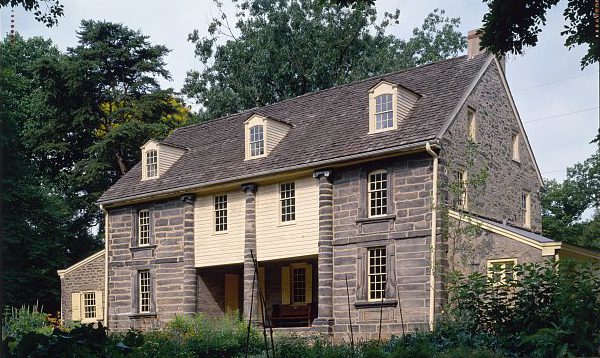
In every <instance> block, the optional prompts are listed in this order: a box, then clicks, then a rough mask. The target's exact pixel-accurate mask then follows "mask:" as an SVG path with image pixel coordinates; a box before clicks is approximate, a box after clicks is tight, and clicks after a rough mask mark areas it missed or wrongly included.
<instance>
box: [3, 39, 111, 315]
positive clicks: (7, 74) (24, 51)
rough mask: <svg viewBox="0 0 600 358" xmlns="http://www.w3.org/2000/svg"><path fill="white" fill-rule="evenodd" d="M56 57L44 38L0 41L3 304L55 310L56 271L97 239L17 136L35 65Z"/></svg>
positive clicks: (28, 103)
mask: <svg viewBox="0 0 600 358" xmlns="http://www.w3.org/2000/svg"><path fill="white" fill-rule="evenodd" d="M58 56H59V52H58V50H57V49H56V48H55V47H54V46H53V45H52V43H51V42H50V41H46V40H43V39H41V38H32V39H29V40H24V39H23V38H21V37H20V36H18V35H17V36H15V37H14V38H13V39H12V40H11V39H6V40H5V41H4V42H2V43H0V68H1V69H2V70H1V71H0V98H2V101H0V151H1V157H2V160H1V162H2V165H1V174H2V175H0V208H2V212H1V213H0V220H1V223H0V230H1V234H0V239H1V240H0V242H1V246H0V256H1V257H2V267H1V271H2V275H1V276H2V283H1V285H2V299H3V303H4V304H6V305H13V306H20V305H22V304H26V305H33V304H35V303H36V301H38V300H39V302H40V304H42V305H44V308H45V309H46V310H51V311H56V310H58V309H59V307H60V306H59V305H58V302H59V301H58V297H59V293H60V291H59V289H60V283H59V279H58V276H57V274H56V270H57V269H61V268H64V267H66V266H67V265H69V264H71V263H73V262H74V261H76V260H78V259H80V258H82V257H83V256H85V255H86V254H88V253H89V252H90V250H94V249H97V248H98V244H99V243H98V242H97V241H96V240H95V237H94V235H91V234H90V233H89V232H88V230H87V228H86V227H85V226H82V224H85V223H82V222H81V220H80V218H79V217H78V215H77V212H78V208H77V207H74V206H72V205H70V204H69V203H68V202H66V201H65V200H64V198H63V196H62V195H61V194H60V193H59V192H58V191H57V188H56V186H55V185H54V184H53V183H52V182H51V181H50V180H48V178H45V177H44V176H42V175H40V172H39V171H38V170H37V168H36V166H35V165H34V163H33V161H32V158H31V156H30V155H29V152H28V150H27V148H26V146H25V145H24V143H23V137H22V133H23V131H24V128H25V127H26V121H27V118H28V117H29V115H30V114H31V113H32V111H34V110H35V106H32V99H33V98H32V92H33V90H34V88H35V74H34V67H35V65H36V63H37V62H38V61H41V60H43V59H52V58H56V57H58Z"/></svg>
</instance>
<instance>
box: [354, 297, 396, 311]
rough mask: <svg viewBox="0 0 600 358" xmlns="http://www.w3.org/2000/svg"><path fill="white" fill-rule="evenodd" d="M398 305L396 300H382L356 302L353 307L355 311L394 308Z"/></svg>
mask: <svg viewBox="0 0 600 358" xmlns="http://www.w3.org/2000/svg"><path fill="white" fill-rule="evenodd" d="M397 305H398V300H392V299H388V300H386V299H384V300H383V302H382V301H356V302H354V307H355V308H357V309H360V308H379V307H396V306H397Z"/></svg>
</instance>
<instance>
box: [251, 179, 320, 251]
mask: <svg viewBox="0 0 600 358" xmlns="http://www.w3.org/2000/svg"><path fill="white" fill-rule="evenodd" d="M293 181H294V182H295V183H296V220H295V222H294V223H293V224H288V223H281V222H280V220H281V210H280V194H279V185H280V184H273V185H266V186H260V187H259V188H258V192H257V197H256V244H257V251H258V259H259V260H260V261H264V260H274V259H282V258H287V257H295V256H304V255H314V254H317V253H318V249H319V248H318V239H319V188H318V180H317V179H314V178H312V177H308V178H302V179H296V180H293Z"/></svg>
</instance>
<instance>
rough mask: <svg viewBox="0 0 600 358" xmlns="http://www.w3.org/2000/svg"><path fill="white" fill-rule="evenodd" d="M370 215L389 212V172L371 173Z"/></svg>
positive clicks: (369, 190) (369, 189)
mask: <svg viewBox="0 0 600 358" xmlns="http://www.w3.org/2000/svg"><path fill="white" fill-rule="evenodd" d="M368 192H369V216H380V215H386V214H387V172H386V171H383V170H381V171H376V172H373V173H370V174H369V188H368Z"/></svg>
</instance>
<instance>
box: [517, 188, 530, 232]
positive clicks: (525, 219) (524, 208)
mask: <svg viewBox="0 0 600 358" xmlns="http://www.w3.org/2000/svg"><path fill="white" fill-rule="evenodd" d="M529 207H530V194H529V193H528V192H522V193H521V200H520V203H519V209H520V212H521V222H522V223H523V226H526V227H529V226H530V225H531V210H530V208H529Z"/></svg>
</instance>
